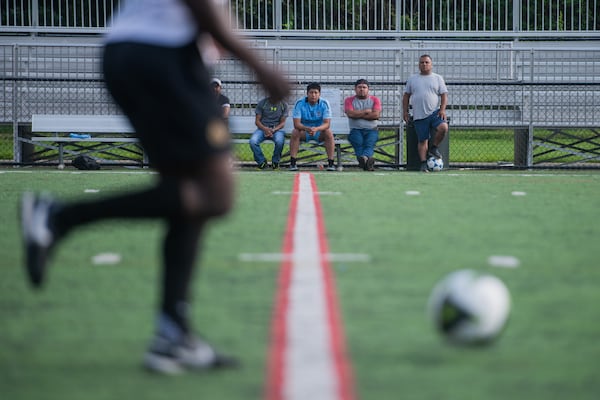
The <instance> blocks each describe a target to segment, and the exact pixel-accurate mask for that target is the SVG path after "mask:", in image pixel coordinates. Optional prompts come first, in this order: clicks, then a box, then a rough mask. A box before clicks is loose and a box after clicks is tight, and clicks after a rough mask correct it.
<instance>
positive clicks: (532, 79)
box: [0, 0, 600, 166]
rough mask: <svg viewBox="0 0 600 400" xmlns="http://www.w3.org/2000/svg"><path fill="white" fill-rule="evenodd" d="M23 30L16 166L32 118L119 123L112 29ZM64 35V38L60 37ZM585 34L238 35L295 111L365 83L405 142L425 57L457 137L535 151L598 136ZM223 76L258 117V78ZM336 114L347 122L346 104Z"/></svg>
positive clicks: (5, 79) (4, 49) (7, 50)
mask: <svg viewBox="0 0 600 400" xmlns="http://www.w3.org/2000/svg"><path fill="white" fill-rule="evenodd" d="M40 1H42V0H40ZM231 3H232V2H231ZM367 3H369V2H367ZM17 28H18V29H17ZM17 28H14V27H6V26H2V25H1V24H0V32H2V33H5V34H4V35H1V36H0V88H1V90H2V95H0V124H12V125H13V126H14V127H15V128H14V160H13V161H14V162H15V163H19V162H21V161H22V160H21V158H20V157H21V153H22V152H21V149H20V145H21V138H22V137H23V130H25V134H26V129H23V127H25V128H26V127H27V125H28V124H30V122H31V116H32V115H33V114H86V115H89V114H101V115H114V114H117V113H118V112H119V111H118V109H117V107H116V106H115V105H114V104H113V102H112V100H111V98H110V96H109V95H108V93H107V92H106V90H105V88H104V85H103V81H102V74H101V72H100V60H101V37H100V35H99V34H100V33H102V32H103V28H101V27H100V28H95V29H92V30H91V31H92V33H94V32H95V34H92V35H89V33H90V31H89V29H88V30H85V31H81V32H80V30H81V29H79V28H75V27H66V28H60V27H54V26H53V27H51V28H44V27H29V28H27V27H17ZM28 29H29V30H28ZM23 31H25V32H26V33H29V34H30V35H23ZM57 31H59V32H60V35H54V33H55V32H57ZM259 31H260V32H259ZM70 32H71V33H70ZM253 32H254V33H255V35H253ZM578 32H579V35H578V36H577V35H575V34H574V32H570V33H569V34H568V35H566V36H568V37H569V38H571V39H572V40H554V39H557V38H559V37H560V36H561V34H560V32H559V33H557V32H549V33H548V32H541V33H540V32H538V35H537V36H536V37H534V39H536V40H528V39H532V34H531V32H529V31H527V32H525V30H524V29H521V30H520V31H517V30H515V29H513V30H512V31H510V32H509V31H507V30H505V31H502V32H500V31H494V32H489V31H486V32H476V31H475V32H471V33H470V34H471V35H472V36H473V37H475V39H478V40H473V38H472V37H471V38H468V39H467V38H465V37H463V36H464V34H465V32H464V31H462V32H458V31H456V30H454V31H447V32H446V33H447V35H446V36H445V37H444V36H441V35H439V33H440V32H432V31H431V30H430V31H428V30H420V31H406V30H401V29H400V30H399V29H397V28H396V30H395V31H393V32H390V31H386V32H379V33H378V34H374V33H373V32H364V31H363V34H362V35H361V34H360V32H358V33H357V32H356V31H353V34H352V37H351V38H348V37H346V36H345V35H344V32H322V31H318V32H315V31H313V35H312V36H307V31H306V30H305V31H303V32H300V31H293V32H289V31H288V32H282V31H271V32H265V31H264V30H252V29H245V30H242V31H241V32H240V33H241V34H242V35H243V36H244V37H245V39H246V40H247V41H248V45H249V46H251V47H253V48H254V49H255V50H256V51H257V52H259V53H260V54H261V57H262V58H263V59H264V60H265V61H267V62H270V63H273V64H275V65H277V66H278V67H279V68H280V69H282V70H283V71H285V73H286V74H287V75H288V77H289V79H290V81H291V82H293V83H294V85H293V93H292V96H291V98H290V102H293V100H294V99H296V98H299V97H301V96H303V95H304V90H305V87H306V84H307V83H308V82H312V81H318V82H320V83H321V84H322V86H323V87H324V88H331V89H337V90H339V91H340V93H341V97H342V98H343V97H345V96H349V95H351V94H353V82H354V81H355V80H356V79H357V78H367V79H368V80H369V81H370V82H371V85H372V87H371V91H372V93H373V94H376V95H377V96H379V97H380V98H381V99H382V103H383V115H382V124H383V125H385V126H388V127H396V128H397V129H398V130H399V131H403V130H404V123H403V121H402V109H401V101H402V91H403V89H404V83H405V82H406V79H407V78H408V77H409V76H410V75H411V74H413V73H415V72H416V71H417V61H418V57H419V56H420V55H421V54H423V53H427V54H430V55H431V56H432V58H433V60H434V71H435V72H437V73H439V74H441V75H443V76H444V78H445V79H446V82H447V84H448V86H449V90H450V96H449V107H448V114H449V116H450V117H451V125H452V127H453V129H456V128H481V129H497V128H509V129H511V128H514V129H515V130H519V131H520V132H523V131H526V132H528V135H529V141H530V142H534V140H535V137H534V134H535V130H536V129H538V128H549V129H564V128H570V129H573V128H577V129H581V130H590V129H592V130H596V131H598V126H599V124H598V122H597V117H596V115H597V110H598V105H599V104H600V46H599V41H598V39H599V38H600V34H599V32H598V30H595V29H586V30H585V31H584V30H581V29H580V30H579V31H578ZM48 33H53V35H49V34H48ZM81 33H86V34H87V35H85V36H83V35H81ZM432 33H435V34H433V35H432ZM575 33H576V32H575ZM432 38H436V39H432ZM583 39H585V40H583ZM214 74H215V76H218V77H219V78H220V79H221V80H222V81H223V82H224V84H225V87H224V91H225V93H226V94H227V96H229V98H230V99H231V100H232V102H233V103H234V104H233V109H232V114H233V115H240V116H244V115H253V107H254V105H255V104H256V101H257V99H259V98H260V97H262V96H263V95H264V93H263V92H262V89H261V88H260V86H259V85H258V84H257V83H256V80H255V78H254V76H253V75H252V74H251V73H250V72H249V71H248V70H247V69H246V68H244V67H243V66H242V65H241V64H240V63H239V62H238V61H237V60H235V59H233V58H230V57H224V58H223V59H221V60H219V62H218V63H217V64H216V65H215V67H214ZM334 107H337V108H338V112H340V113H341V107H342V105H341V104H337V105H336V104H334ZM588 136H589V135H588ZM592 137H593V135H592ZM594 140H595V139H594ZM400 147H401V146H400ZM592 147H593V146H592ZM568 151H570V150H568ZM527 152H528V155H527V160H526V161H525V165H527V166H532V165H534V163H535V160H534V159H533V155H532V152H531V149H528V150H527Z"/></svg>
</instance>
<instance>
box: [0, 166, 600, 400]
mask: <svg viewBox="0 0 600 400" xmlns="http://www.w3.org/2000/svg"><path fill="white" fill-rule="evenodd" d="M313 173H314V177H315V181H316V184H317V187H318V191H319V196H320V202H321V206H322V209H323V218H324V223H325V227H326V231H327V239H328V242H329V248H330V251H331V253H333V254H334V255H338V256H339V258H338V261H335V258H334V261H332V268H333V271H334V274H335V280H336V285H337V293H338V296H339V299H338V300H339V304H340V307H341V314H342V318H343V320H344V329H345V333H346V340H347V346H348V350H349V358H350V361H351V363H352V369H353V371H354V378H355V382H354V384H355V389H356V393H357V397H358V398H359V399H365V400H387V399H399V398H404V399H492V400H493V399H507V398H510V399H540V400H541V399H597V398H598V396H599V394H600V379H599V378H600V373H599V371H600V361H599V360H600V344H598V338H599V337H600V311H599V308H598V304H600V290H599V289H600V268H598V264H599V261H598V260H599V259H600V247H599V246H598V243H599V239H600V224H599V223H598V217H599V215H600V174H599V173H596V172H589V171H580V172H577V171H564V172H563V171H560V172H554V171H553V172H547V171H546V172H545V171H535V172H526V173H524V172H494V171H491V172H490V171H486V172H478V171H445V172H441V173H432V174H421V173H409V172H392V171H377V172H375V173H365V172H362V171H361V172H358V171H351V170H349V171H345V172H341V173H338V172H334V173H325V172H317V171H313ZM294 176H295V175H294V174H292V173H289V172H286V171H280V172H271V171H268V172H267V171H261V172H239V173H237V178H238V179H237V180H238V185H237V188H238V196H237V197H238V200H237V204H236V208H235V211H234V212H233V213H232V214H231V215H230V216H228V217H227V218H225V219H224V220H222V221H218V222H215V223H213V224H212V225H211V227H210V230H209V231H208V232H207V235H206V238H205V249H204V250H205V251H204V252H203V255H202V269H201V271H200V272H199V274H198V275H199V276H198V277H197V278H198V279H196V281H195V285H194V292H195V298H194V303H193V315H194V321H195V325H196V327H197V329H198V330H199V331H200V332H201V333H202V334H203V335H205V336H206V337H207V338H208V339H209V340H211V341H212V342H214V343H215V344H216V345H217V346H218V347H219V348H222V349H223V350H224V351H227V352H230V353H233V354H236V355H238V356H239V357H240V358H241V360H242V362H243V367H242V368H241V369H239V370H235V371H223V372H219V373H197V374H185V375H182V376H178V377H173V378H167V377H159V376H155V375H150V374H148V373H145V372H144V371H143V370H142V369H141V368H140V361H141V356H142V354H143V352H144V350H145V347H146V345H147V342H148V340H149V339H150V336H151V334H152V331H153V319H154V309H155V304H156V302H157V298H156V296H157V294H156V292H157V290H156V289H157V286H158V274H159V267H158V265H159V260H160V252H159V248H160V247H159V242H160V239H161V235H162V227H161V224H160V223H158V222H155V221H146V222H131V221H107V222H103V223H101V224H96V225H93V226H88V227H84V228H82V229H80V230H78V231H76V232H74V233H73V234H72V235H71V236H69V237H68V238H67V239H66V240H65V241H64V242H61V245H60V246H59V247H58V248H57V251H56V252H55V254H54V257H53V260H52V262H51V267H50V271H49V279H48V282H47V285H46V287H45V288H44V289H43V290H42V291H40V292H33V291H32V290H31V289H30V288H29V287H28V285H27V284H26V281H25V276H24V272H23V270H22V264H23V262H22V260H23V254H22V249H21V247H22V244H21V238H20V233H19V229H20V228H19V225H18V220H17V203H18V199H19V197H20V194H21V193H22V191H24V190H31V189H33V190H37V191H43V190H49V191H51V192H52V193H54V194H55V195H56V196H57V197H58V198H60V199H65V200H67V199H73V198H93V197H95V196H102V195H106V194H107V193H110V192H112V191H115V190H118V189H119V188H127V189H131V188H133V187H136V186H140V187H142V186H143V185H146V184H148V183H150V182H151V181H152V180H153V179H155V175H153V174H150V173H148V172H146V171H143V170H113V171H111V170H103V171H99V172H93V173H92V172H89V173H73V171H68V170H64V171H56V170H44V169H5V170H0V186H1V187H2V190H1V191H0V232H1V236H0V237H1V240H2V246H0V263H1V264H0V320H1V321H2V325H1V326H2V328H1V329H0V397H1V398H3V399H11V400H13V399H14V400H21V399H61V400H69V399H90V400H99V399H123V398H135V399H166V398H168V399H169V400H177V399H190V398H198V399H216V400H221V399H223V400H238V399H240V400H241V399H244V400H246V399H261V398H263V396H264V382H265V369H266V359H267V355H268V348H269V328H270V323H271V318H272V312H273V307H274V297H275V293H276V290H277V275H278V271H279V263H278V262H276V261H275V262H272V261H265V260H262V261H261V255H272V254H278V253H279V252H280V251H281V247H282V241H283V234H284V231H285V227H286V218H287V214H288V208H289V203H290V192H291V190H292V185H293V181H294ZM102 253H116V254H119V255H120V256H121V260H120V261H119V262H118V263H116V264H108V265H95V264H94V263H93V262H92V257H94V256H95V255H98V254H102ZM243 255H251V257H249V258H244V257H242V256H243ZM349 255H354V256H356V257H355V258H353V257H349ZM344 256H346V258H344ZM493 256H502V257H504V258H503V259H508V260H512V261H515V262H516V263H517V264H518V265H516V266H515V265H512V266H511V267H510V268H509V267H506V266H505V267H498V266H493V265H491V264H490V261H489V260H490V257H493ZM265 259H268V257H265ZM462 268H471V269H475V270H478V271H484V272H489V273H492V274H495V275H496V276H498V277H499V278H501V279H502V280H503V281H504V282H505V283H506V285H507V287H508V288H509V290H510V292H511V296H512V301H513V309H512V314H511V317H510V321H509V324H508V326H507V329H506V331H505V332H504V334H503V336H502V337H501V338H500V340H499V341H497V342H496V343H495V344H494V345H492V346H489V347H482V348H475V349H473V348H461V347H453V346H450V345H448V344H447V343H445V342H444V341H443V340H441V338H440V337H439V336H438V335H437V334H436V332H435V331H434V330H433V328H432V325H431V323H430V322H429V321H428V320H427V318H426V316H425V307H426V303H427V298H428V296H429V293H430V291H431V289H432V287H433V286H434V284H435V283H436V282H437V280H438V279H440V278H441V277H443V276H444V275H446V274H447V273H449V272H451V271H454V270H456V269H462ZM307 400H310V399H307Z"/></svg>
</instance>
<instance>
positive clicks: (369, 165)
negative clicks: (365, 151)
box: [365, 157, 375, 171]
mask: <svg viewBox="0 0 600 400" xmlns="http://www.w3.org/2000/svg"><path fill="white" fill-rule="evenodd" d="M365 171H375V159H374V158H373V157H369V158H368V159H367V162H366V163H365Z"/></svg>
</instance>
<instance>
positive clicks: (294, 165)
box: [290, 164, 298, 171]
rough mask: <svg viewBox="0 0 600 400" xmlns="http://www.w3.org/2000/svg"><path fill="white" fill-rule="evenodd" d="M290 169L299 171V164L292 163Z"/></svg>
mask: <svg viewBox="0 0 600 400" xmlns="http://www.w3.org/2000/svg"><path fill="white" fill-rule="evenodd" d="M290 171H298V166H297V165H296V164H291V165H290Z"/></svg>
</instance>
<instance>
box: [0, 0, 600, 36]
mask: <svg viewBox="0 0 600 400" xmlns="http://www.w3.org/2000/svg"><path fill="white" fill-rule="evenodd" d="M120 7H121V1H120V0H81V1H74V0H0V33H27V34H43V33H65V34H72V33H96V34H99V33H103V32H104V31H105V30H106V27H108V26H109V25H110V24H111V22H112V18H113V16H114V15H116V14H117V13H118V12H119V10H120ZM224 7H225V8H226V10H227V11H228V12H229V14H230V16H231V17H232V21H233V26H234V28H235V29H237V30H239V31H240V32H242V33H243V34H247V35H255V36H259V35H267V36H269V35H277V36H285V35H290V36H306V35H315V34H318V35H325V36H328V35H331V36H336V35H340V34H344V35H353V36H378V37H384V36H403V37H463V38H467V37H478V38H486V37H511V38H519V37H561V38H564V37H573V38H590V37H592V38H597V37H600V0H485V1H468V0H425V1H423V0H303V1H284V0H230V1H228V2H226V4H225V5H224Z"/></svg>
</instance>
